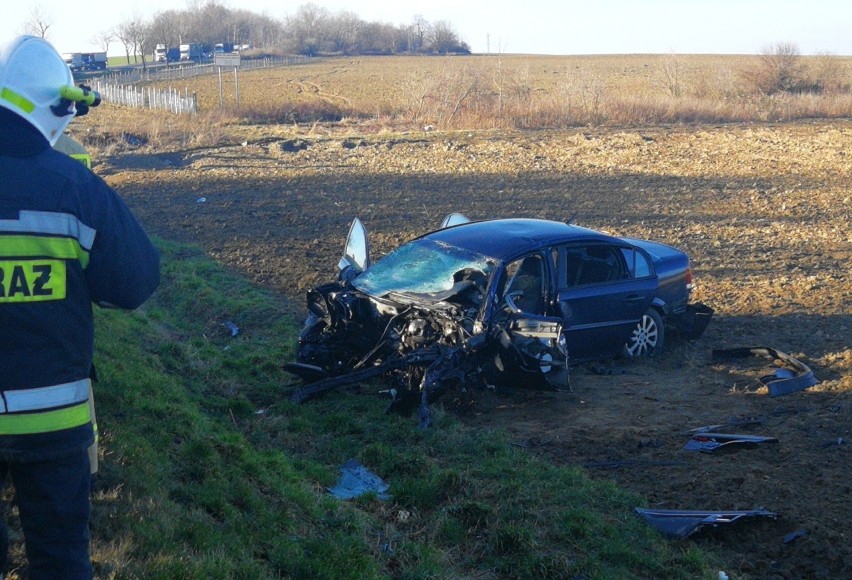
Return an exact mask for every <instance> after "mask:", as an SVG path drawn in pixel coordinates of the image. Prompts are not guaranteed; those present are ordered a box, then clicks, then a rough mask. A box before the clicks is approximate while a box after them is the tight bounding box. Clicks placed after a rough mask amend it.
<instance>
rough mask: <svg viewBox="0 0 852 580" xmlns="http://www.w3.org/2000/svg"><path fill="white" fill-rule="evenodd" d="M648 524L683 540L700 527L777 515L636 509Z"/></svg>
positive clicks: (763, 510)
mask: <svg viewBox="0 0 852 580" xmlns="http://www.w3.org/2000/svg"><path fill="white" fill-rule="evenodd" d="M636 513H637V514H639V515H640V516H641V517H642V518H643V519H644V520H645V521H646V522H648V524H650V525H651V526H653V527H655V528H657V530H659V531H660V532H662V533H663V534H665V535H667V536H671V537H674V538H685V537H687V536H689V535H691V534H692V533H693V532H695V531H696V530H698V529H699V528H700V527H702V526H708V525H709V526H718V525H719V524H730V523H732V522H735V521H737V520H738V519H740V518H745V517H755V516H764V517H770V518H774V517H776V516H777V514H775V513H773V512H769V511H766V510H765V509H763V508H757V509H753V510H741V511H699V510H650V509H644V508H636Z"/></svg>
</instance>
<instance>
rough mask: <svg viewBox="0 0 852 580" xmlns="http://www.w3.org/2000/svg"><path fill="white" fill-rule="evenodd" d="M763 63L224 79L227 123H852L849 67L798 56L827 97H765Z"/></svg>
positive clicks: (513, 61) (479, 61)
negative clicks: (761, 88)
mask: <svg viewBox="0 0 852 580" xmlns="http://www.w3.org/2000/svg"><path fill="white" fill-rule="evenodd" d="M760 59H761V57H759V56H718V55H714V56H704V55H618V56H566V57H554V56H518V55H511V56H470V57H446V58H444V57H362V58H331V59H322V60H317V61H315V62H313V63H309V64H305V65H297V66H292V67H285V68H279V69H265V70H258V71H247V72H244V73H241V74H240V75H239V85H240V89H239V106H237V102H236V91H235V86H234V82H233V77H230V78H229V77H223V85H222V90H223V95H224V99H223V104H224V110H225V111H226V113H227V114H228V115H229V116H235V117H238V118H241V119H244V120H246V121H249V122H265V123H268V122H275V123H285V124H292V123H313V122H323V123H329V122H331V123H334V122H340V121H343V120H345V119H350V118H355V119H358V120H362V121H364V120H368V121H372V122H380V123H381V122H384V123H387V124H389V125H397V124H400V123H404V124H407V125H409V126H411V127H417V126H424V125H432V126H435V127H438V128H444V129H489V128H566V127H576V126H637V125H644V124H649V123H650V124H658V123H699V122H704V123H716V122H742V121H787V120H794V119H801V118H809V117H823V118H825V117H828V118H835V117H847V116H852V96H850V94H849V91H848V85H844V83H843V79H845V78H848V77H849V72H850V70H852V59H850V58H848V57H829V56H820V57H802V62H801V64H802V70H804V71H808V72H807V75H808V78H809V79H811V80H810V81H809V83H810V84H811V85H813V86H820V87H823V88H824V90H823V92H822V93H821V94H818V95H813V94H807V95H791V94H777V95H774V96H773V97H772V98H767V97H765V96H763V95H762V94H761V93H760V91H758V90H757V88H756V87H757V84H756V82H757V81H756V79H757V77H758V76H759V73H760V67H761V60H760ZM176 88H180V89H181V90H189V91H190V92H194V93H196V94H197V95H198V100H199V106H200V109H201V110H202V111H213V110H219V109H220V97H219V84H218V77H216V76H208V77H199V78H195V79H190V80H188V81H187V83H186V85H185V86H183V87H176Z"/></svg>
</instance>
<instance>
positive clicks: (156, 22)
mask: <svg viewBox="0 0 852 580" xmlns="http://www.w3.org/2000/svg"><path fill="white" fill-rule="evenodd" d="M181 21H182V18H181V13H179V12H177V11H176V10H166V11H164V12H158V13H156V14H154V17H153V19H152V20H151V24H150V26H149V33H150V34H149V36H150V38H151V42H152V43H153V44H154V45H157V44H162V45H163V46H165V47H166V49H169V48H172V47H174V46H177V45H179V44H180V39H181Z"/></svg>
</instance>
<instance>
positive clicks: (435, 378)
mask: <svg viewBox="0 0 852 580" xmlns="http://www.w3.org/2000/svg"><path fill="white" fill-rule="evenodd" d="M353 229H355V228H354V226H353ZM358 233H359V235H361V233H365V232H361V231H360V229H359V232H358ZM351 236H352V230H350V237H351ZM359 244H361V243H360V242H359V243H356V244H355V245H356V246H359V247H364V248H366V247H367V245H366V243H363V244H361V245H359ZM350 246H351V243H350V242H347V249H349V248H350ZM349 254H350V252H347V253H345V254H344V259H343V260H341V266H342V271H341V273H340V278H339V280H338V281H336V282H333V283H330V284H325V285H322V286H319V287H317V288H315V289H313V290H311V291H309V292H308V294H307V306H308V315H307V318H306V320H305V324H304V326H303V328H302V331H301V333H300V335H299V343H298V349H297V357H296V362H295V363H291V364H289V365H287V366H286V367H285V368H286V369H287V370H289V371H290V372H292V373H294V374H297V375H298V376H300V377H301V378H302V380H303V381H304V385H302V386H300V387H298V388H297V389H295V390H294V391H292V392H291V393H290V399H291V400H293V401H294V402H302V401H305V400H307V399H309V398H312V397H315V396H318V395H320V394H322V393H325V392H327V391H330V390H334V389H338V388H343V387H347V386H354V385H357V384H360V383H362V382H364V381H366V380H368V379H370V378H373V377H378V376H383V377H385V380H387V381H388V382H389V385H388V388H387V389H386V392H387V393H388V394H389V395H390V398H391V403H390V405H389V407H388V410H394V411H400V412H404V413H410V412H412V411H413V410H414V409H415V408H419V414H420V424H421V426H423V427H426V426H428V425H429V424H431V411H430V410H429V405H430V403H432V402H434V401H435V400H437V399H438V398H439V397H440V396H441V395H442V394H443V393H445V392H446V391H447V390H449V389H451V388H460V389H462V390H466V389H468V388H469V387H475V386H486V385H489V384H492V383H493V382H494V381H495V377H496V376H497V375H499V374H502V373H503V372H504V371H506V370H507V367H508V369H509V370H513V371H516V372H527V373H528V374H530V375H536V376H539V377H540V376H542V375H543V372H549V371H551V370H552V368H553V367H555V366H559V364H560V363H559V362H558V361H559V360H565V361H566V363H565V364H564V365H563V366H564V369H565V372H567V357H566V356H563V355H561V354H558V353H557V354H555V355H554V353H555V352H556V345H557V343H558V340H557V338H558V335H559V331H560V327H559V325H558V324H556V323H554V322H553V321H552V320H548V321H545V322H542V323H538V322H532V323H530V322H529V321H526V320H523V316H520V315H518V314H516V313H513V312H511V311H510V310H509V309H504V310H502V311H499V309H498V308H496V307H495V301H496V300H498V299H499V296H498V295H497V294H496V288H497V287H498V286H499V284H497V283H495V281H494V278H495V276H498V277H499V276H500V275H502V268H501V264H500V262H499V261H498V260H495V259H493V258H491V257H488V256H483V255H480V254H477V253H475V252H471V251H468V250H464V249H462V248H457V247H454V246H450V245H447V244H442V243H440V242H437V241H435V240H430V239H428V238H420V239H417V240H414V241H412V242H409V243H408V244H404V245H403V246H400V247H399V248H397V249H396V250H394V251H393V252H392V253H390V254H389V255H387V256H385V257H384V258H383V259H382V260H380V261H379V262H377V263H376V264H375V265H373V266H372V267H366V268H364V269H362V266H363V265H367V264H369V260H368V258H367V256H366V254H365V255H364V256H362V257H361V258H360V259H358V258H357V257H354V258H353V257H352V256H349ZM347 256H349V257H347ZM510 303H511V302H510ZM495 313H496V314H495ZM549 345H552V348H551V346H549ZM551 351H553V352H551ZM554 361H557V362H554ZM519 368H520V370H519ZM554 374H555V373H554Z"/></svg>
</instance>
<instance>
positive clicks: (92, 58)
mask: <svg viewBox="0 0 852 580" xmlns="http://www.w3.org/2000/svg"><path fill="white" fill-rule="evenodd" d="M62 59H63V60H64V61H65V62H66V64H68V66H69V67H70V68H71V70H72V71H74V72H77V71H98V70H106V68H107V53H106V52H66V53H64V54H63V55H62Z"/></svg>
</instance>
